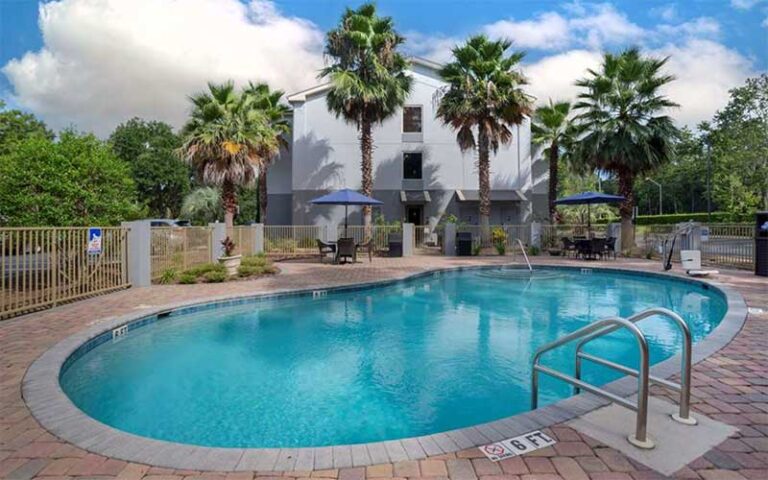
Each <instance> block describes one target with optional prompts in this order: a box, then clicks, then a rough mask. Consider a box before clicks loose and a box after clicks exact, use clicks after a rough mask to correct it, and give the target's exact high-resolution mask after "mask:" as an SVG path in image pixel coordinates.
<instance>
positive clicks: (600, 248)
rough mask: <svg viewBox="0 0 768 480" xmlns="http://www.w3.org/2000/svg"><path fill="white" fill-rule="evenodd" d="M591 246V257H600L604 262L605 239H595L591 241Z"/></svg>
mask: <svg viewBox="0 0 768 480" xmlns="http://www.w3.org/2000/svg"><path fill="white" fill-rule="evenodd" d="M589 244H590V245H589V246H590V250H591V252H590V255H592V256H593V257H594V258H597V257H600V259H601V260H602V258H603V255H604V254H605V239H604V238H593V239H592V240H590V241H589Z"/></svg>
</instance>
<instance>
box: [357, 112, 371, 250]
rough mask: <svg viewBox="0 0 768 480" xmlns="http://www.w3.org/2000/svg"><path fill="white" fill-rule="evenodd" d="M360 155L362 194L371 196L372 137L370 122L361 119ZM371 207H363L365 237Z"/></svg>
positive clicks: (369, 224) (367, 233)
mask: <svg viewBox="0 0 768 480" xmlns="http://www.w3.org/2000/svg"><path fill="white" fill-rule="evenodd" d="M360 153H361V155H362V160H361V165H360V167H361V171H362V187H363V188H362V194H363V195H367V196H369V197H370V196H372V195H373V159H372V157H373V135H372V133H371V122H370V121H369V120H367V119H365V118H364V119H363V121H362V123H361V124H360ZM372 223H373V222H372V218H371V206H370V205H365V206H363V225H364V227H365V237H366V238H370V237H371V225H372Z"/></svg>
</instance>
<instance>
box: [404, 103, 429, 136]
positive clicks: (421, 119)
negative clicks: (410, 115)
mask: <svg viewBox="0 0 768 480" xmlns="http://www.w3.org/2000/svg"><path fill="white" fill-rule="evenodd" d="M408 108H418V109H419V131H418V132H406V131H405V110H406V109H408ZM400 132H401V133H404V134H423V133H424V105H421V104H417V103H414V104H407V105H403V114H402V115H401V116H400Z"/></svg>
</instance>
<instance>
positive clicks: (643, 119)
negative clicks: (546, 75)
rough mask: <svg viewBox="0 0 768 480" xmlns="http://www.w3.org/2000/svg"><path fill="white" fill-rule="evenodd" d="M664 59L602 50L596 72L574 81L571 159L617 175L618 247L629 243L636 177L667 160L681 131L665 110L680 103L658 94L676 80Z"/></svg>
mask: <svg viewBox="0 0 768 480" xmlns="http://www.w3.org/2000/svg"><path fill="white" fill-rule="evenodd" d="M667 60H668V58H662V59H659V58H652V57H644V56H643V55H641V54H640V51H639V50H638V49H637V48H630V49H627V50H625V51H624V52H622V53H620V54H618V55H614V54H610V53H606V54H604V56H603V62H602V65H601V67H600V69H599V71H594V70H589V76H588V77H587V78H584V79H581V80H579V81H577V82H576V85H578V86H579V87H581V88H582V89H583V91H582V93H581V94H579V96H578V98H579V101H578V102H577V103H576V105H574V108H575V109H577V110H579V111H580V112H581V113H579V115H577V116H576V118H575V121H576V122H577V123H578V128H579V131H580V141H579V145H578V148H577V152H576V155H575V158H576V159H577V161H578V162H580V163H582V164H583V165H587V166H588V167H590V168H592V169H600V170H602V171H604V172H608V173H610V174H613V175H615V177H616V178H617V179H618V184H619V193H620V194H621V195H623V196H624V197H625V200H624V201H623V202H622V203H621V204H620V206H619V212H620V214H621V248H622V250H626V249H629V248H631V247H632V246H633V243H634V238H633V236H632V210H633V208H634V205H635V197H634V191H633V184H634V181H635V177H637V176H639V175H645V174H647V173H649V172H651V171H652V170H654V169H655V168H657V167H658V166H660V165H662V164H664V163H666V162H668V161H669V160H670V159H671V158H672V156H673V155H674V142H675V139H676V138H678V137H679V135H680V132H679V130H678V129H677V128H676V127H675V125H674V122H673V121H672V119H671V118H670V117H669V116H667V115H665V114H664V112H665V110H667V109H669V108H672V107H677V106H678V105H677V104H676V103H674V102H672V101H671V100H669V99H668V98H667V97H666V96H664V95H662V94H661V93H660V91H659V90H660V89H661V88H662V87H663V86H664V85H666V84H668V83H669V82H671V81H672V80H674V77H672V76H671V75H665V74H663V73H662V72H661V70H662V68H663V67H664V64H665V63H666V62H667Z"/></svg>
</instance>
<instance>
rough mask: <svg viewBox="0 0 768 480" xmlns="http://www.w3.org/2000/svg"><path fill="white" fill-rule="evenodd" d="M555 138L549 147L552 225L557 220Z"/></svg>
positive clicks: (550, 216) (556, 155)
mask: <svg viewBox="0 0 768 480" xmlns="http://www.w3.org/2000/svg"><path fill="white" fill-rule="evenodd" d="M557 148H558V147H557V140H555V141H554V142H552V145H550V147H549V222H550V223H552V224H553V225H554V223H555V222H556V221H557V206H556V205H555V200H557V180H558V178H557V175H558V173H557V167H558V165H557V162H558V153H557Z"/></svg>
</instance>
